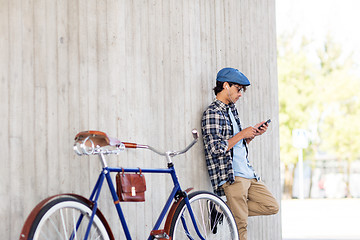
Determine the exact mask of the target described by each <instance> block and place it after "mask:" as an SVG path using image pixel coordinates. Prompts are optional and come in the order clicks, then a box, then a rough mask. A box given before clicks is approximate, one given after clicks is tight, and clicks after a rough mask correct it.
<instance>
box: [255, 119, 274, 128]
mask: <svg viewBox="0 0 360 240" xmlns="http://www.w3.org/2000/svg"><path fill="white" fill-rule="evenodd" d="M269 123H271V119H269V120H267V121H266V122H264V123H263V124H261V125H260V126H259V127H258V129H260V128H261V127H263V126H264V125H265V124H269Z"/></svg>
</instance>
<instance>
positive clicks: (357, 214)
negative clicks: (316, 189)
mask: <svg viewBox="0 0 360 240" xmlns="http://www.w3.org/2000/svg"><path fill="white" fill-rule="evenodd" d="M281 205H282V206H281V207H282V208H281V214H282V229H283V230H282V232H283V240H319V239H322V240H350V239H351V240H360V199H305V200H282V202H281Z"/></svg>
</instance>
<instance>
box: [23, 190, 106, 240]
mask: <svg viewBox="0 0 360 240" xmlns="http://www.w3.org/2000/svg"><path fill="white" fill-rule="evenodd" d="M91 214H92V209H91V207H90V206H88V205H87V204H86V203H84V202H82V201H80V200H78V199H75V198H71V197H60V198H57V199H54V200H52V201H50V202H49V203H47V204H46V205H45V206H44V207H42V209H41V210H40V212H39V214H38V215H37V216H36V218H35V219H34V221H33V223H32V224H31V227H30V231H29V235H28V239H33V240H42V239H54V240H57V239H84V237H85V234H86V229H87V227H88V223H89V219H90V216H91ZM80 218H81V221H80V224H79V226H78V227H77V228H76V225H77V222H78V221H79V219H80ZM76 229H77V230H76ZM74 230H76V231H74ZM88 239H89V240H91V239H102V240H109V239H110V237H109V234H108V232H107V230H106V227H105V224H104V223H103V222H102V221H101V219H100V218H99V217H98V215H97V214H96V215H95V217H94V221H93V223H92V226H91V228H90V233H89V236H88Z"/></svg>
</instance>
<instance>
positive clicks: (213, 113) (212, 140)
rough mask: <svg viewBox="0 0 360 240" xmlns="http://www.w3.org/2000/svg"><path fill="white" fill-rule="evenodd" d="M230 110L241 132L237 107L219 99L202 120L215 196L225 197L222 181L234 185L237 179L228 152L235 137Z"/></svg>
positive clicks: (206, 153)
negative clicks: (229, 141) (229, 143)
mask: <svg viewBox="0 0 360 240" xmlns="http://www.w3.org/2000/svg"><path fill="white" fill-rule="evenodd" d="M229 108H230V109H231V112H232V113H233V115H234V117H235V120H236V122H237V124H238V125H239V128H240V131H241V125H240V119H239V114H238V112H237V110H236V108H235V105H234V104H230V105H226V104H225V103H223V102H221V101H219V100H217V99H216V100H215V101H214V102H213V103H212V104H210V106H209V107H208V108H207V109H206V110H205V112H204V114H203V116H202V120H201V132H202V136H203V141H204V150H205V159H206V164H207V167H208V172H209V176H210V181H211V184H212V186H213V189H214V192H215V194H217V195H219V196H224V195H225V192H224V190H223V189H222V188H221V187H219V184H220V183H221V182H222V181H226V182H227V181H229V182H230V183H233V182H234V179H235V178H234V170H233V166H232V161H233V160H232V153H231V151H227V150H228V140H229V139H230V138H231V137H232V136H233V130H232V123H231V120H230V117H229V114H228V109H229Z"/></svg>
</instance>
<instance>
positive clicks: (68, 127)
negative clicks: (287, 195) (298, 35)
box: [0, 0, 281, 239]
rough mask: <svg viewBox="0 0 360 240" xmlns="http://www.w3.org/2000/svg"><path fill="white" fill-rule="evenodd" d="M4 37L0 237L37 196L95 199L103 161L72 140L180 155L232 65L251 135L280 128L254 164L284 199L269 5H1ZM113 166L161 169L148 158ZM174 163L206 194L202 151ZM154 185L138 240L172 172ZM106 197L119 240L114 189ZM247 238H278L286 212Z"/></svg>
mask: <svg viewBox="0 0 360 240" xmlns="http://www.w3.org/2000/svg"><path fill="white" fill-rule="evenodd" d="M0 34H1V39H0V104H1V115H0V125H1V129H0V140H1V141H0V142H1V145H2V147H1V155H2V156H1V160H0V161H1V168H0V179H1V181H0V182H1V189H0V202H1V203H2V204H1V205H0V218H1V219H2V224H1V225H0V238H1V239H16V238H17V237H18V235H19V233H20V230H21V227H22V224H23V222H24V221H25V219H26V217H27V215H28V214H29V212H30V211H31V209H32V208H33V207H34V206H35V205H36V203H37V202H39V201H40V200H41V199H43V198H45V197H47V196H49V195H53V194H56V193H60V192H76V193H80V194H82V195H85V196H88V195H89V194H90V189H91V188H92V186H93V185H94V184H95V181H96V178H97V176H98V172H99V170H100V163H99V161H98V159H97V158H96V157H78V156H76V155H75V154H74V153H73V151H72V144H73V138H74V136H75V134H76V133H77V132H79V131H81V130H87V129H97V130H101V131H105V132H107V133H108V134H109V135H110V136H116V137H118V138H120V139H122V140H124V141H133V142H138V143H144V144H150V145H152V146H154V147H158V148H160V149H164V150H165V149H180V148H182V147H184V146H185V145H186V144H187V143H189V142H190V141H191V139H192V137H191V129H193V128H197V129H199V130H200V119H201V114H202V112H203V110H204V109H205V108H206V107H207V105H208V104H209V103H210V102H211V101H212V99H213V98H214V96H213V93H212V91H211V89H212V87H213V86H214V83H215V76H216V73H217V71H218V70H219V69H221V68H222V67H226V66H232V67H236V68H238V69H240V70H241V71H243V72H244V73H245V74H246V75H247V76H248V78H249V79H250V81H251V82H252V85H251V87H250V88H249V89H248V91H247V92H246V94H245V96H244V97H243V99H242V100H240V101H239V103H238V109H239V112H240V115H241V117H242V122H243V125H244V126H247V125H249V124H255V123H257V122H260V121H262V120H266V119H268V118H271V119H272V120H273V122H272V124H271V127H270V129H269V132H268V133H267V134H266V135H264V136H263V137H261V138H259V139H256V140H254V142H253V143H252V144H251V152H250V157H251V160H252V162H253V165H254V166H255V168H256V169H257V172H259V173H260V174H261V175H262V177H263V179H264V180H265V182H266V183H267V185H268V186H269V188H270V189H271V190H272V191H273V192H274V194H275V196H276V197H277V199H280V194H281V193H280V171H279V165H280V164H279V162H280V161H279V134H278V121H277V120H278V100H277V71H276V36H275V1H274V0H257V1H254V0H196V1H194V0H183V1H179V0H164V1H161V0H133V1H130V0H107V1H105V0H99V1H95V0H90V1H88V0H76V1H73V0H59V1H49V0H0ZM110 163H111V164H110V165H114V166H129V167H130V166H131V167H137V166H140V167H165V166H166V164H165V161H164V159H161V158H159V157H158V156H156V155H155V154H152V153H149V152H146V151H144V150H139V151H127V152H124V153H123V154H121V155H119V156H117V157H116V156H114V157H111V159H110ZM175 164H176V165H175V166H176V169H177V170H178V173H179V176H180V177H179V178H180V181H181V184H182V186H183V187H184V188H186V187H189V186H194V187H195V189H208V190H210V189H211V188H210V184H209V180H208V175H207V171H206V166H205V161H204V156H203V147H202V143H201V142H200V143H199V144H197V145H196V146H195V147H194V148H193V149H192V150H191V151H190V152H189V153H188V154H186V155H183V156H180V157H178V158H177V159H176V161H175ZM147 183H148V191H147V192H146V199H147V201H146V203H139V204H134V203H127V204H124V211H125V214H126V216H128V218H127V219H128V221H129V222H130V224H129V225H130V226H131V232H132V234H133V235H134V238H135V239H145V238H146V237H147V236H148V234H149V231H150V229H151V226H152V225H153V223H154V221H155V216H157V215H158V214H159V212H160V209H161V206H162V204H163V203H164V202H165V199H166V196H167V194H168V193H169V191H170V189H169V186H170V185H169V183H170V178H169V177H168V176H157V175H148V176H147ZM159 183H164V185H165V187H164V188H163V187H161V186H160V185H159ZM102 195H103V197H104V199H108V201H107V202H106V201H102V202H101V209H102V211H103V212H104V213H105V215H106V217H107V218H108V220H109V221H110V222H111V223H112V224H113V231H114V232H115V234H116V236H117V239H119V236H120V235H122V231H121V228H120V227H119V221H118V220H117V218H116V217H117V216H116V213H115V209H114V207H113V204H111V203H112V201H111V200H110V199H109V198H110V197H109V193H108V191H107V190H106V189H104V191H103V192H102ZM144 229H145V230H144ZM249 235H250V238H251V239H281V220H280V215H279V214H278V215H276V216H271V217H256V218H251V219H250V224H249Z"/></svg>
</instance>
